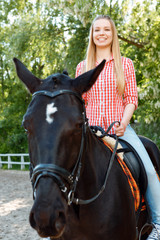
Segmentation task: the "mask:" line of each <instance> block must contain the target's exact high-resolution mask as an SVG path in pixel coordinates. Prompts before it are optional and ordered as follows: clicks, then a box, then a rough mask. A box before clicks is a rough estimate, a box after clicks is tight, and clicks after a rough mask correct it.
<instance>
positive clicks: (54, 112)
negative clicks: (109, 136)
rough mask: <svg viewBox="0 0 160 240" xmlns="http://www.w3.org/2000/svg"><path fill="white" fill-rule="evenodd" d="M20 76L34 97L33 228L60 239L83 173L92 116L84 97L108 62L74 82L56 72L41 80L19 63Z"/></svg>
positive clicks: (28, 123)
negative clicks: (87, 136)
mask: <svg viewBox="0 0 160 240" xmlns="http://www.w3.org/2000/svg"><path fill="white" fill-rule="evenodd" d="M14 62H15V65H16V70H17V74H18V77H19V78H20V79H21V80H22V81H23V83H24V84H25V85H26V86H27V88H28V89H29V91H30V92H31V93H32V94H33V97H32V101H31V103H30V105H29V107H28V109H27V112H26V114H25V115H24V118H23V126H24V128H25V129H26V131H27V135H28V142H29V154H30V160H31V169H32V170H31V171H32V173H31V175H32V176H31V180H32V184H33V190H34V196H35V201H34V205H33V207H32V210H31V212H30V224H31V226H32V227H33V228H35V229H36V230H37V232H38V233H39V235H40V236H41V237H47V236H51V237H52V238H58V237H60V236H61V235H62V233H63V231H64V228H65V224H66V221H67V219H66V216H67V215H66V213H67V206H68V204H67V203H68V202H69V203H71V202H72V200H73V193H74V190H75V188H76V183H77V180H78V177H79V174H80V168H81V157H82V153H83V141H84V137H85V131H86V117H85V108H84V103H83V100H82V98H81V95H82V94H83V93H84V92H86V91H88V90H89V89H90V88H91V86H92V85H93V84H94V83H95V81H96V79H97V77H98V75H99V74H100V72H101V70H102V69H103V66H104V63H105V61H103V62H102V63H101V64H100V65H98V66H97V67H96V68H94V69H93V70H90V71H88V72H86V73H84V74H82V75H81V76H79V77H77V78H75V79H71V78H70V77H69V76H67V75H66V74H54V75H51V76H49V77H48V78H46V79H44V80H41V79H39V78H37V77H35V76H34V75H33V74H32V73H31V72H30V71H29V70H28V69H27V68H26V67H25V66H24V65H23V63H21V62H20V61H19V60H18V59H14Z"/></svg>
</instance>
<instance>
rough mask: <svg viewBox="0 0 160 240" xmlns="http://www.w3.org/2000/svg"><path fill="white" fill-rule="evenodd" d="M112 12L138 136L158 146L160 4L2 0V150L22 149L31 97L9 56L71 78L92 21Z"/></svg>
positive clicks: (32, 67)
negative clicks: (130, 77) (127, 62)
mask: <svg viewBox="0 0 160 240" xmlns="http://www.w3.org/2000/svg"><path fill="white" fill-rule="evenodd" d="M98 14H108V15H110V16H111V17H112V18H113V19H114V21H115V23H116V27H117V30H118V34H119V39H120V43H121V52H122V54H123V55H124V56H127V57H129V58H131V59H132V60H133V62H134V65H135V70H136V77H137V84H138V89H139V108H138V110H137V111H136V112H135V116H134V119H135V120H136V121H137V122H138V124H135V128H136V130H137V131H138V133H139V134H143V135H146V136H148V137H150V138H152V139H153V140H154V141H155V142H156V143H157V144H158V145H159V147H160V127H159V126H160V99H159V96H160V79H159V75H160V70H159V58H160V32H159V23H160V17H159V16H160V4H159V2H158V1H154V3H153V1H152V0H143V1H140V0H137V1H131V0H122V1H118V0H106V1H105V0H102V1H100V0H94V1H91V0H83V1H81V0H65V1H64V0H58V1H57V0H3V2H1V4H0V53H1V54H0V100H1V101H0V152H2V153H6V152H26V151H27V138H26V135H25V133H24V130H23V128H22V127H21V121H22V118H23V115H24V113H25V111H26V108H27V105H28V103H29V101H30V98H31V96H30V95H29V93H28V92H27V91H26V89H25V88H24V87H23V85H22V84H21V83H20V81H19V80H18V78H17V76H16V74H15V68H14V64H13V61H12V58H13V57H17V58H19V59H20V60H21V61H23V62H24V63H25V65H26V66H27V67H28V68H29V69H30V71H32V72H33V73H34V74H35V75H36V76H38V77H40V78H45V77H47V76H48V75H50V74H52V73H54V72H62V71H63V69H64V68H65V69H67V70H68V72H69V75H70V76H71V77H74V75H75V68H76V65H77V64H78V62H80V61H81V60H82V59H84V58H85V54H86V48H87V43H88V34H89V28H90V23H91V21H92V20H93V18H94V17H96V15H98Z"/></svg>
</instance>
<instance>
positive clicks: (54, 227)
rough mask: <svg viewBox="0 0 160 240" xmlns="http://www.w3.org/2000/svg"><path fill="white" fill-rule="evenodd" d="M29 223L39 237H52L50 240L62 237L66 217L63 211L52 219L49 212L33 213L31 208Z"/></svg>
mask: <svg viewBox="0 0 160 240" xmlns="http://www.w3.org/2000/svg"><path fill="white" fill-rule="evenodd" d="M29 221H30V225H31V226H32V227H33V228H34V229H35V230H36V231H37V233H38V234H39V235H40V237H43V238H44V237H52V239H56V238H59V237H60V236H62V234H63V232H64V230H65V225H66V217H65V213H64V212H63V211H59V212H57V214H56V217H53V215H51V213H50V212H48V213H47V211H38V212H35V211H34V210H33V208H32V210H31V212H30V217H29Z"/></svg>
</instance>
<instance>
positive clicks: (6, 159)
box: [0, 153, 30, 170]
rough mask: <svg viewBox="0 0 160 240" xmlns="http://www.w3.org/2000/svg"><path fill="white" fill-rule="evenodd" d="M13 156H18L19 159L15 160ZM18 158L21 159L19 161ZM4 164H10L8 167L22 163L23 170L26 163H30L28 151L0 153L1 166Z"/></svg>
mask: <svg viewBox="0 0 160 240" xmlns="http://www.w3.org/2000/svg"><path fill="white" fill-rule="evenodd" d="M12 157H14V159H15V157H16V160H17V161H15V160H14V161H13V159H12ZM18 159H19V160H20V161H18ZM3 164H7V165H8V169H10V168H12V165H21V170H23V169H25V165H29V164H30V162H29V154H28V153H6V154H0V168H2V166H3Z"/></svg>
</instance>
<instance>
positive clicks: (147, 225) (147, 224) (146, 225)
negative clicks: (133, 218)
mask: <svg viewBox="0 0 160 240" xmlns="http://www.w3.org/2000/svg"><path fill="white" fill-rule="evenodd" d="M149 226H152V227H154V224H152V223H145V224H144V225H143V227H142V228H141V230H140V232H139V238H138V239H139V240H141V235H142V231H143V230H144V228H145V227H149ZM158 240H159V239H158Z"/></svg>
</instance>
